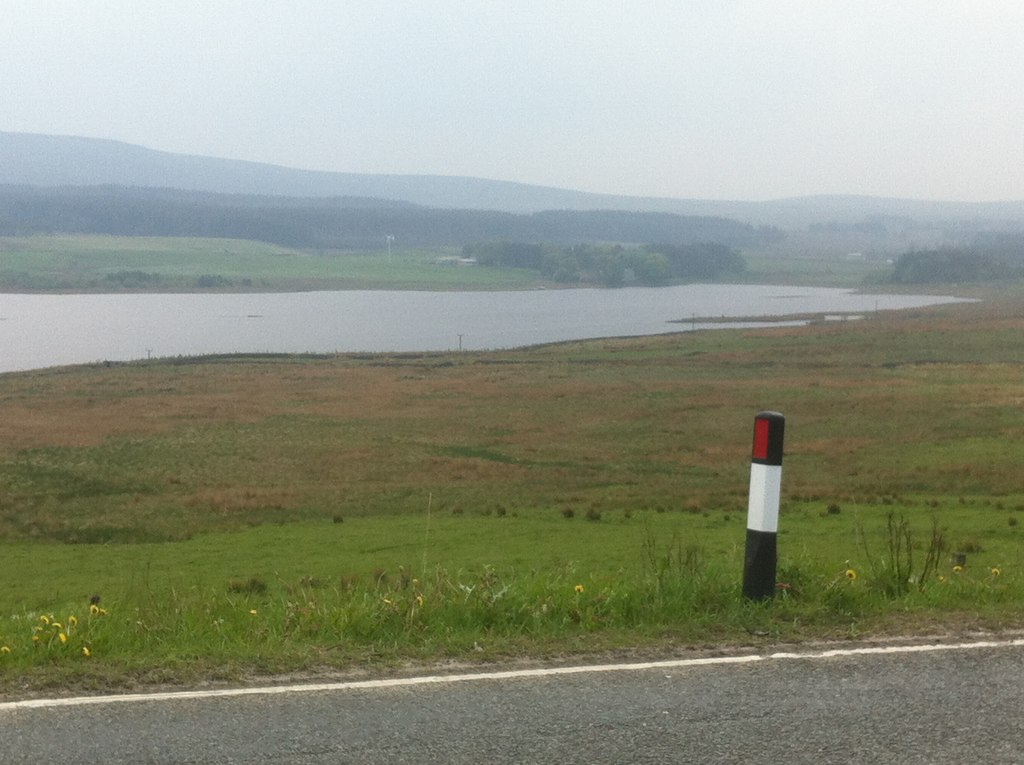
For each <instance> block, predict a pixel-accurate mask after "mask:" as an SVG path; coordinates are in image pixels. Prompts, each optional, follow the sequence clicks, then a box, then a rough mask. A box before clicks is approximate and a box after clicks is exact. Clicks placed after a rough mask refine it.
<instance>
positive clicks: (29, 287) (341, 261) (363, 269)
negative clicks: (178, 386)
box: [0, 235, 537, 292]
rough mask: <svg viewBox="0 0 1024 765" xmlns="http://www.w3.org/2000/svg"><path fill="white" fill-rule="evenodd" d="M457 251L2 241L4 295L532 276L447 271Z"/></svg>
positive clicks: (360, 285) (166, 241) (410, 283)
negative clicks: (322, 250) (10, 292)
mask: <svg viewBox="0 0 1024 765" xmlns="http://www.w3.org/2000/svg"><path fill="white" fill-rule="evenodd" d="M458 254H459V253H458V251H448V250H426V251H424V250H415V251H408V250H404V249H403V248H402V247H401V246H400V245H395V246H393V248H392V254H391V256H390V257H388V254H387V250H386V249H385V248H384V246H383V243H382V249H381V251H380V252H368V253H314V254H311V253H306V252H300V251H297V250H290V249H287V248H284V247H278V246H276V245H270V244H265V243H262V242H252V241H246V240H240V239H191V238H174V237H115V236H69V235H59V236H32V237H21V238H12V237H7V238H0V290H16V291H19V290H20V291H95V292H117V291H122V290H124V291H162V292H176V291H195V290H203V289H212V290H220V291H224V290H276V291H301V290H310V289H412V288H416V289H426V290H444V289H523V288H527V287H531V286H535V284H536V283H537V279H536V278H535V276H534V275H533V274H531V273H529V272H526V271H522V270H516V269H502V268H486V269H485V268H472V267H464V266H458V265H445V264H441V263H439V261H441V260H442V259H443V258H450V257H452V256H457V255H458Z"/></svg>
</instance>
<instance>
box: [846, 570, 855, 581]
mask: <svg viewBox="0 0 1024 765" xmlns="http://www.w3.org/2000/svg"><path fill="white" fill-rule="evenodd" d="M846 578H847V579H849V580H850V581H853V580H854V579H856V578H857V572H856V571H854V570H853V569H852V568H848V569H846Z"/></svg>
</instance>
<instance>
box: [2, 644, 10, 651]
mask: <svg viewBox="0 0 1024 765" xmlns="http://www.w3.org/2000/svg"><path fill="white" fill-rule="evenodd" d="M10 652H11V647H10V646H9V645H0V653H10Z"/></svg>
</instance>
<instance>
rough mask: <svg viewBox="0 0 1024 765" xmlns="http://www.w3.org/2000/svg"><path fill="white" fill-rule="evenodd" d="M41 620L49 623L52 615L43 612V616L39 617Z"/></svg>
mask: <svg viewBox="0 0 1024 765" xmlns="http://www.w3.org/2000/svg"><path fill="white" fill-rule="evenodd" d="M39 621H41V622H42V623H43V624H49V623H50V617H49V616H47V615H46V614H43V615H42V616H40V617H39Z"/></svg>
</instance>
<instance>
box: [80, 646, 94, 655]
mask: <svg viewBox="0 0 1024 765" xmlns="http://www.w3.org/2000/svg"><path fill="white" fill-rule="evenodd" d="M82 656H85V657H89V656H92V651H90V650H89V646H87V645H83V646H82Z"/></svg>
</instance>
